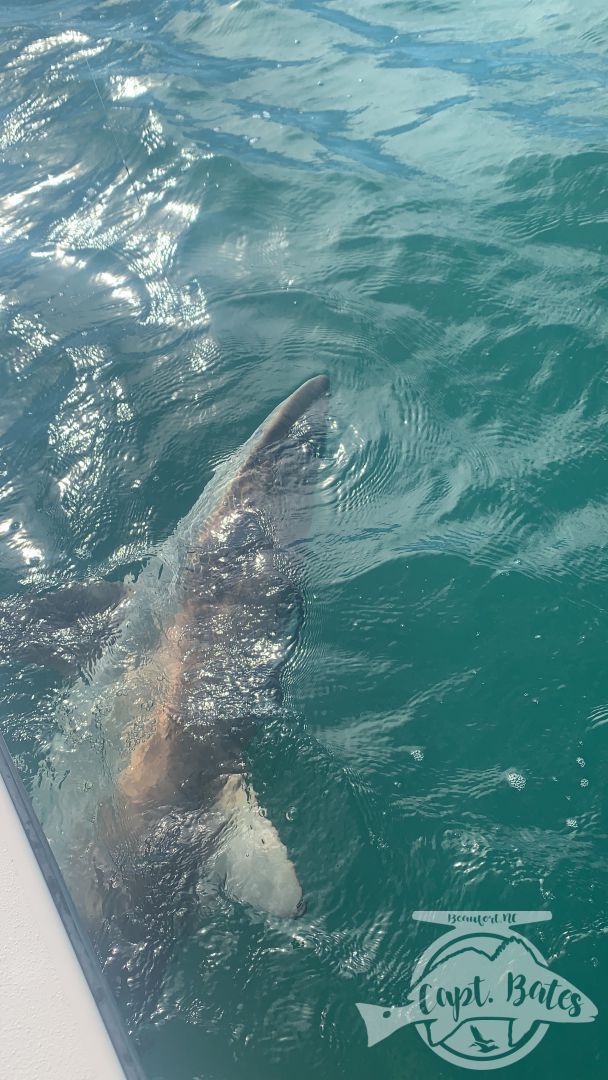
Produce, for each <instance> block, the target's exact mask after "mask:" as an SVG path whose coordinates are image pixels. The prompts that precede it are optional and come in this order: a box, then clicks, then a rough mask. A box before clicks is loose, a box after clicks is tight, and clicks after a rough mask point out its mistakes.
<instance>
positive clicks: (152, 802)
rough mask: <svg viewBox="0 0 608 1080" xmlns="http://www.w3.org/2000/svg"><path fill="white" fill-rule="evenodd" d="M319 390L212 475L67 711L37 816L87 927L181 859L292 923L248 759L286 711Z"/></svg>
mask: <svg viewBox="0 0 608 1080" xmlns="http://www.w3.org/2000/svg"><path fill="white" fill-rule="evenodd" d="M327 391H328V380H327V379H326V377H325V376H317V377H315V378H313V379H310V380H308V382H306V383H304V384H303V385H302V386H301V387H300V388H299V389H298V390H296V391H295V392H294V393H293V394H291V395H290V397H288V398H287V399H286V400H285V401H284V402H283V403H282V404H281V405H279V406H278V407H277V408H276V409H275V410H274V412H273V413H271V415H270V416H269V418H268V419H267V420H266V421H265V423H264V424H262V426H261V427H260V428H259V429H258V430H257V432H256V433H255V434H254V435H253V436H252V437H251V439H250V440H249V441H248V442H247V443H246V444H245V446H244V447H243V448H242V449H241V450H240V451H239V452H237V454H235V455H234V456H233V457H232V458H231V459H230V460H229V461H228V462H227V463H226V464H225V465H224V466H223V467H222V468H221V469H220V470H218V472H217V473H216V475H215V477H214V479H213V481H212V482H211V484H210V485H208V487H207V489H206V490H205V492H204V493H203V495H202V496H201V497H200V498H199V500H198V502H197V503H196V504H195V506H194V507H193V509H192V510H191V511H190V513H189V514H188V515H187V516H186V518H184V519H183V521H182V522H181V523H180V524H179V525H178V527H177V528H176V530H175V532H174V533H173V535H172V536H171V537H169V538H168V540H167V541H165V543H164V545H163V546H162V547H161V549H160V550H159V553H158V555H157V556H156V557H155V558H154V559H153V560H151V562H150V563H149V564H148V566H147V567H146V568H145V570H144V571H143V572H142V573H141V575H140V577H139V578H138V580H137V582H136V583H135V585H134V587H133V589H132V591H131V593H130V595H128V596H127V597H126V598H125V599H124V600H123V601H122V602H121V603H120V605H119V606H118V607H117V608H116V609H115V611H114V619H115V632H114V633H113V636H112V640H111V642H110V644H109V645H108V646H107V648H106V649H105V651H104V653H103V654H102V656H101V657H100V658H98V660H97V661H96V662H95V663H94V664H93V666H92V668H91V670H90V671H89V673H88V675H87V677H86V678H85V679H84V680H81V681H79V682H78V684H77V685H76V686H75V687H74V688H73V689H72V691H71V692H70V695H69V697H68V699H67V701H66V704H65V709H64V718H63V725H62V727H63V731H62V734H61V736H60V737H58V738H57V739H56V740H55V745H54V747H53V751H52V754H51V755H50V757H51V759H52V767H51V768H50V769H47V770H46V771H45V773H44V775H43V776H41V779H40V783H39V785H38V790H37V804H38V810H39V813H40V816H41V817H42V820H43V824H44V825H45V828H46V831H47V834H48V835H49V838H50V840H51V843H52V845H53V846H54V847H55V850H56V854H57V857H58V861H59V863H60V865H61V867H62V869H63V870H64V873H65V875H66V877H67V878H68V883H69V884H70V886H71V888H72V891H73V893H74V894H75V896H76V900H77V903H79V906H80V907H81V910H83V909H84V912H85V914H86V916H87V917H88V918H89V919H90V920H92V921H97V922H98V921H99V920H100V919H103V918H104V917H107V915H108V912H110V913H111V912H112V910H113V908H120V909H121V910H123V911H124V910H125V909H127V910H128V909H129V908H130V907H133V906H137V903H138V902H139V901H140V900H141V898H142V897H143V898H145V897H146V895H147V896H148V900H149V899H150V895H151V893H153V892H155V891H156V892H158V889H159V887H160V886H161V885H162V880H163V877H166V871H167V867H168V865H169V863H170V859H169V855H171V854H173V855H175V853H176V852H178V851H179V850H181V851H182V852H183V851H186V852H187V853H188V858H187V859H186V862H187V863H188V866H189V867H190V868H191V869H192V867H193V865H194V864H195V863H197V862H198V863H200V861H201V860H205V861H206V864H207V865H211V866H212V867H213V868H214V872H215V874H216V876H217V877H218V878H219V879H220V880H221V882H222V884H223V886H224V888H225V890H226V892H227V893H228V894H229V895H231V896H232V897H233V898H234V899H236V900H239V901H242V902H244V903H248V904H251V905H252V906H253V907H255V908H256V909H258V910H261V911H264V912H268V913H272V914H275V915H280V916H290V915H296V914H298V913H300V911H301V910H302V909H303V906H304V905H303V897H302V889H301V886H300V883H299V881H298V877H297V874H296V871H295V868H294V866H293V863H292V861H291V859H290V858H289V856H288V853H287V850H286V848H285V846H284V844H283V843H282V841H281V840H280V837H279V835H278V832H277V830H276V829H275V827H274V826H273V824H272V823H271V822H270V820H269V819H268V818H267V817H266V816H265V814H264V813H263V812H262V811H261V810H260V807H259V806H258V802H257V798H256V795H255V792H254V791H253V788H252V787H251V785H250V784H249V783H248V782H247V780H246V776H245V761H246V758H245V753H246V747H247V744H248V741H249V740H250V739H251V737H252V735H253V734H254V733H255V731H256V730H257V729H258V727H259V725H260V723H262V722H263V721H264V719H265V718H267V717H268V716H269V715H272V713H273V712H276V709H277V706H278V705H279V704H280V701H281V672H282V669H283V667H284V665H285V662H286V661H287V659H288V657H289V655H290V653H291V651H292V649H293V647H294V644H295V642H296V640H297V635H298V629H299V623H300V619H301V612H302V597H301V591H300V583H299V571H298V569H297V566H296V564H295V562H294V560H293V558H292V557H291V548H292V546H293V545H294V543H297V541H298V539H300V538H301V536H302V535H303V533H305V531H306V518H307V514H308V510H309V508H310V491H311V481H312V480H314V476H315V472H316V468H317V467H318V453H319V447H320V445H321V442H322V439H323V435H324V427H325V406H324V399H325V397H326V395H327ZM76 808H77V809H76ZM75 815H76V818H75ZM151 867H152V870H151ZM91 912H93V914H91Z"/></svg>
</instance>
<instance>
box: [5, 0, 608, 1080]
mask: <svg viewBox="0 0 608 1080" xmlns="http://www.w3.org/2000/svg"><path fill="white" fill-rule="evenodd" d="M607 55H608V15H607V12H606V6H605V4H604V3H600V0H584V2H583V3H581V4H575V3H574V2H573V0H551V2H549V0H506V2H505V3H504V4H497V3H495V2H494V0H478V2H472V0H469V2H467V0H445V2H432V0H428V2H424V3H423V2H420V0H399V2H397V0H316V2H315V0H283V2H280V0H236V2H232V3H222V2H220V0H208V2H206V0H194V2H193V0H159V2H158V3H154V4H153V3H151V2H150V0H99V2H96V3H85V2H80V0H63V2H61V3H59V4H56V3H50V2H48V0H47V2H39V3H33V2H22V3H19V4H16V3H13V2H7V3H4V4H3V5H2V7H1V9H0V91H1V92H0V164H1V168H0V431H1V452H0V469H1V473H0V484H1V491H0V494H1V498H2V505H1V513H0V534H1V535H0V541H1V544H2V547H1V552H0V588H1V590H2V595H3V597H4V598H5V603H8V604H9V606H10V605H11V604H16V605H19V604H27V603H28V602H29V601H34V600H35V599H36V598H38V597H40V596H42V595H46V594H50V593H51V591H52V590H53V589H54V588H55V587H56V586H58V585H63V584H66V583H74V582H86V581H87V580H89V579H91V578H94V579H99V578H100V577H108V578H115V579H116V578H121V577H122V576H124V575H125V574H126V573H127V572H135V573H137V571H138V568H140V567H141V566H142V565H143V563H145V561H146V560H147V559H148V558H149V556H150V555H152V554H154V552H155V551H156V550H158V547H159V545H160V544H161V543H162V541H163V540H164V539H165V538H166V537H167V536H169V535H170V534H171V532H172V531H173V529H174V527H175V525H176V524H177V522H178V521H179V520H180V518H182V517H183V516H184V515H185V514H186V513H187V512H188V510H189V509H190V508H191V507H192V505H193V504H194V502H195V501H196V499H197V498H198V496H199V495H200V493H201V491H202V490H203V489H204V487H205V485H206V484H207V483H208V481H209V480H210V478H211V476H212V475H213V472H214V469H215V468H216V467H217V466H218V465H219V464H221V463H222V462H223V461H225V460H226V459H227V457H228V455H229V454H230V453H231V452H233V451H234V450H235V449H237V448H238V447H239V446H240V445H241V444H242V443H243V442H244V441H245V440H246V438H247V437H248V436H249V435H250V434H251V432H252V431H253V429H254V428H255V427H256V425H257V424H258V423H260V422H261V421H262V420H263V418H264V417H265V416H266V415H267V413H268V412H269V411H270V409H271V408H272V407H273V406H274V405H275V404H277V402H279V401H280V400H281V399H282V398H283V397H285V396H286V395H287V394H288V393H289V392H290V391H291V390H292V389H294V388H295V387H296V386H297V385H298V383H299V382H301V381H303V380H304V379H306V378H308V377H309V376H312V375H314V374H316V373H318V372H326V373H327V374H328V375H329V377H330V379H331V386H332V392H331V401H330V413H331V427H330V432H329V437H328V442H327V447H326V458H325V462H324V470H325V471H324V479H323V498H322V499H319V500H318V505H317V508H316V512H315V517H314V522H313V526H312V530H311V532H310V534H309V535H308V536H307V537H306V538H305V539H304V540H303V542H302V544H301V545H300V547H301V552H300V558H301V561H302V568H303V569H302V573H303V578H304V581H305V614H304V622H303V626H302V631H301V634H300V639H299V643H298V646H297V649H296V651H295V653H294V655H293V657H292V659H291V661H290V664H289V666H288V669H287V671H286V673H285V677H284V689H285V697H286V709H285V715H284V716H283V718H282V719H281V720H280V721H277V719H276V718H274V719H273V720H272V722H269V724H268V727H267V729H266V730H265V731H264V733H263V734H262V735H261V737H260V738H259V739H258V740H256V743H255V745H254V746H253V747H252V750H251V770H252V773H253V775H254V776H255V778H256V787H257V789H258V791H259V793H260V798H261V800H262V801H263V803H264V806H265V807H266V808H267V811H268V814H269V816H270V817H271V818H272V820H273V821H274V822H275V824H276V825H277V828H278V829H279V832H280V834H281V837H282V838H283V840H284V842H285V843H286V845H287V846H288V849H289V851H290V854H291V857H292V858H293V860H294V863H295V865H296V867H297V870H298V875H299V877H300V880H301V882H302V884H303V888H304V892H305V895H306V898H307V903H308V909H307V912H306V914H305V915H303V916H302V917H301V918H299V919H297V920H293V921H292V920H277V919H274V920H273V919H269V918H265V917H264V916H262V915H260V914H259V913H256V912H254V911H253V910H252V909H247V908H246V907H244V906H242V905H238V904H235V903H230V901H229V899H227V898H225V897H224V898H218V899H217V901H216V902H207V903H205V904H201V905H200V906H199V908H197V909H196V910H195V911H194V914H193V915H191V917H190V920H189V921H188V922H187V925H183V924H182V922H180V920H179V918H177V917H176V920H175V931H174V933H173V935H172V936H169V937H168V938H167V939H166V940H164V941H163V942H162V943H160V944H159V943H158V942H156V943H154V942H152V941H148V940H146V938H145V936H144V938H143V939H142V941H141V953H142V955H143V956H144V963H143V964H141V965H140V966H139V967H137V968H133V969H132V970H131V969H130V968H129V964H128V963H126V961H125V958H124V957H123V956H121V955H120V953H118V954H114V955H110V956H109V957H102V959H103V960H104V963H105V964H106V970H107V973H108V978H109V979H110V981H111V983H112V986H113V988H114V990H115V992H116V994H117V996H118V999H119V1002H120V1005H121V1008H122V1010H123V1012H124V1015H125V1020H126V1023H127V1024H128V1026H129V1028H130V1030H131V1031H132V1033H133V1038H134V1039H135V1040H136V1042H137V1045H138V1046H139V1049H140V1053H141V1056H142V1059H143V1061H144V1064H145V1068H146V1070H147V1073H148V1075H149V1076H150V1078H151V1080H194V1078H200V1080H239V1078H241V1077H247V1078H248V1080H285V1078H286V1077H290V1078H291V1080H309V1078H311V1077H315V1078H319V1080H339V1078H349V1080H366V1078H368V1077H382V1078H383V1080H401V1078H405V1077H415V1078H416V1080H418V1078H420V1080H440V1078H441V1080H443V1078H447V1077H451V1076H454V1075H456V1072H455V1068H454V1066H452V1065H450V1064H448V1063H446V1062H445V1061H443V1060H442V1059H441V1058H440V1057H438V1056H436V1055H435V1054H433V1053H432V1052H431V1050H429V1048H428V1047H427V1046H425V1045H424V1044H423V1042H422V1041H421V1039H420V1038H419V1036H418V1034H417V1033H416V1031H415V1030H414V1029H413V1028H411V1027H406V1028H404V1029H402V1030H400V1031H398V1032H397V1033H396V1034H393V1035H392V1036H391V1037H390V1038H389V1039H387V1040H386V1041H383V1042H381V1043H380V1044H379V1045H377V1046H375V1047H373V1048H370V1049H368V1048H367V1046H366V1038H365V1029H364V1025H363V1022H362V1019H361V1017H360V1015H359V1013H358V1012H357V1009H356V1007H355V1003H356V1002H358V1001H363V1002H370V1003H377V1004H382V1005H401V1004H403V1003H404V1001H405V998H406V995H407V990H408V987H409V979H410V975H411V971H412V968H413V966H414V964H415V961H416V959H417V957H418V956H419V954H420V953H421V952H422V950H423V949H425V948H426V947H427V946H429V944H430V943H431V941H432V940H433V938H434V936H436V931H435V930H434V929H433V928H431V927H428V926H424V925H419V924H417V923H415V922H414V921H413V920H412V913H413V911H415V910H417V909H448V908H453V909H513V910H516V909H525V910H535V909H543V910H550V911H552V913H553V918H552V920H551V921H550V922H546V923H544V924H542V925H539V926H537V927H531V928H530V929H529V936H530V939H531V940H533V941H534V942H535V944H537V945H538V947H539V948H540V949H541V951H542V953H543V955H544V956H545V957H546V958H547V960H548V961H549V962H550V964H551V966H552V968H554V969H555V970H556V971H558V972H559V973H560V975H562V976H563V977H564V978H567V979H569V980H570V981H571V982H573V983H574V984H575V985H576V986H578V987H579V988H580V989H581V990H583V991H584V992H585V993H586V994H588V995H589V996H590V997H591V998H592V1000H593V1001H594V1002H595V1004H596V1006H597V1008H598V1010H599V1016H598V1019H597V1020H596V1021H595V1022H594V1023H592V1024H586V1025H580V1026H579V1025H577V1026H573V1025H572V1026H571V1025H552V1026H551V1029H550V1030H549V1032H548V1033H547V1035H546V1036H545V1038H544V1039H543V1041H542V1042H541V1044H540V1045H539V1046H538V1047H537V1048H536V1049H535V1050H534V1051H533V1053H532V1054H531V1055H530V1056H529V1057H526V1058H525V1059H523V1060H522V1061H520V1062H519V1063H517V1064H514V1065H513V1066H512V1072H511V1073H510V1075H513V1076H520V1077H522V1078H524V1077H531V1076H535V1075H536V1072H537V1070H542V1071H543V1072H544V1073H546V1074H547V1075H551V1076H553V1077H556V1078H559V1080H565V1078H573V1077H579V1076H581V1075H585V1076H586V1077H588V1078H590V1080H599V1078H600V1077H604V1076H606V1073H607V1069H608V1049H607V1046H606V1037H605V1033H606V1026H605V1016H606V1009H608V1000H607V996H606V976H607V975H608V938H607V934H606V927H607V925H608V842H607V832H608V818H607V811H606V800H605V789H606V780H607V775H608V666H607V664H606V638H607V632H608V551H607V547H606V537H607V534H608V448H607V443H606V430H607V429H606V421H607V419H608V382H607V379H608V374H607V373H608V367H607V362H606V360H607V352H606V331H607V329H608V315H607V306H606V305H607V301H608V152H607V150H606V145H607V139H608V122H607V112H606V78H607V76H606V60H607ZM18 637H19V629H18V626H17V629H16V630H15V626H14V625H13V626H12V627H11V628H9V629H7V628H6V626H4V629H3V630H2V633H1V634H0V644H1V646H2V655H3V666H2V679H3V683H4V693H3V704H2V716H1V722H2V730H3V732H4V733H5V736H6V738H7V740H8V741H9V743H10V746H11V749H12V751H13V753H14V755H15V758H16V760H17V763H18V765H19V768H20V769H21V772H22V775H23V776H24V778H25V780H26V782H27V783H28V785H29V786H30V789H31V790H33V791H34V792H35V790H36V786H37V784H38V777H39V775H40V770H41V769H42V770H44V768H45V764H48V761H49V755H52V746H53V736H54V734H55V733H56V731H57V729H58V725H59V719H58V712H59V703H60V702H61V700H62V699H63V696H64V695H65V693H66V688H67V687H69V685H70V680H73V679H74V676H71V675H69V674H67V673H65V672H64V673H61V672H59V673H58V672H57V671H55V670H49V669H48V668H47V667H42V666H40V665H39V664H37V663H34V662H33V659H32V656H31V655H29V654H28V655H23V650H22V651H21V654H20V653H19V641H18ZM15 652H16V655H15ZM94 779H95V778H94V777H92V778H91V781H92V782H93V781H94ZM170 902H171V898H168V903H170ZM175 902H176V907H177V903H178V898H177V897H176V901H175ZM3 932H5V933H6V932H8V931H7V928H5V930H4V931H3ZM154 947H158V948H161V949H162V950H163V951H164V956H165V964H164V969H163V978H162V983H161V985H160V986H158V985H156V984H155V985H154V986H153V987H152V986H148V985H147V984H146V978H145V972H146V970H147V968H146V963H145V957H146V955H147V954H146V950H147V949H152V948H154Z"/></svg>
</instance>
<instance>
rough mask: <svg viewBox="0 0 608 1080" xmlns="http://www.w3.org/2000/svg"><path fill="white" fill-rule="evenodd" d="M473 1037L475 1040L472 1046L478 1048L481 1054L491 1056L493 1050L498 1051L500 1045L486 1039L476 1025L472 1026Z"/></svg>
mask: <svg viewBox="0 0 608 1080" xmlns="http://www.w3.org/2000/svg"><path fill="white" fill-rule="evenodd" d="M471 1035H472V1036H473V1038H474V1040H475V1042H472V1043H471V1046H476V1047H477V1049H478V1050H479V1053H480V1054H491V1053H492V1050H498V1044H497V1043H495V1042H494V1040H493V1039H484V1037H483V1035H482V1034H481V1031H480V1030H479V1028H478V1027H475V1025H474V1024H471Z"/></svg>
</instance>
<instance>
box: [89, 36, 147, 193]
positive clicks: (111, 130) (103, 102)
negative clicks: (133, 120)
mask: <svg viewBox="0 0 608 1080" xmlns="http://www.w3.org/2000/svg"><path fill="white" fill-rule="evenodd" d="M84 61H85V64H86V65H87V68H88V69H89V75H90V76H91V79H92V80H93V86H94V87H95V91H96V93H97V97H98V98H99V101H100V103H101V107H102V109H103V111H104V113H105V116H106V120H107V130H108V131H109V132H110V135H111V136H112V141H113V142H114V146H115V147H116V151H117V153H118V156H119V158H120V160H121V161H122V163H123V165H124V169H125V172H126V174H127V177H128V179H129V184H130V187H131V191H132V192H133V194H134V195H135V198H136V199H137V203H138V205H139V206H143V204H142V202H141V199H140V198H139V195H138V194H137V189H136V187H135V184H134V181H133V177H132V176H131V172H130V169H129V166H128V165H127V161H126V158H125V156H124V154H123V152H122V150H121V148H120V143H119V142H118V139H117V138H116V135H115V133H114V129H113V128H112V125H111V124H110V113H109V111H108V108H107V106H106V103H105V101H104V100H103V97H102V95H101V91H100V89H99V86H98V85H97V79H96V78H95V75H94V74H93V68H92V67H91V65H90V63H89V58H88V56H87V55H86V54H85V57H84Z"/></svg>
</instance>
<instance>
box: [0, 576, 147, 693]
mask: <svg viewBox="0 0 608 1080" xmlns="http://www.w3.org/2000/svg"><path fill="white" fill-rule="evenodd" d="M127 595H128V586H127V585H126V584H124V583H123V582H120V581H95V582H90V583H82V582H74V583H72V584H70V585H64V586H62V587H61V588H59V589H56V590H55V591H53V592H48V593H45V594H44V595H42V596H37V597H24V596H16V597H8V598H7V599H6V600H3V601H2V602H1V603H0V660H7V661H23V662H25V663H31V664H39V665H46V666H48V667H53V668H56V669H57V670H58V671H61V672H70V671H74V670H76V669H77V668H78V666H79V665H83V664H86V663H87V662H88V661H90V660H91V659H94V658H95V657H96V656H97V655H99V653H100V652H101V650H102V648H103V647H104V646H105V644H106V643H107V641H108V639H109V638H110V637H111V633H112V625H111V624H112V619H111V617H110V616H111V612H113V611H114V610H115V609H116V608H117V607H118V605H119V604H120V602H121V601H122V600H123V599H124V598H125V597H126V596H127Z"/></svg>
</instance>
